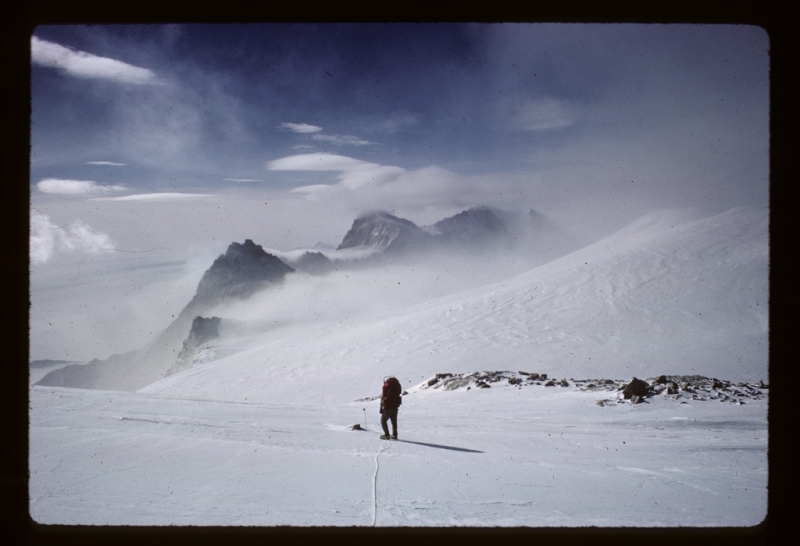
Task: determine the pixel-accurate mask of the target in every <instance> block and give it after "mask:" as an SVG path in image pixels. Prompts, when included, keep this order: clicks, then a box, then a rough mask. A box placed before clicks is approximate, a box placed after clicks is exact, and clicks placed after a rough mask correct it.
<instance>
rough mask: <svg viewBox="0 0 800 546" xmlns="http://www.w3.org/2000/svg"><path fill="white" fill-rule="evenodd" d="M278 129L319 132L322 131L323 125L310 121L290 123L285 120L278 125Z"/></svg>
mask: <svg viewBox="0 0 800 546" xmlns="http://www.w3.org/2000/svg"><path fill="white" fill-rule="evenodd" d="M278 129H281V130H282V131H291V132H293V133H318V132H320V131H322V127H317V126H316V125H309V124H308V123H288V122H284V123H281V124H280V125H278Z"/></svg>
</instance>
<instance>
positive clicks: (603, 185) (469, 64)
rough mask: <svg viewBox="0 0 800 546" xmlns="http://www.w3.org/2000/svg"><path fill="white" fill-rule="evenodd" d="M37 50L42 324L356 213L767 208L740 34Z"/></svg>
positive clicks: (578, 219)
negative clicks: (90, 301) (72, 303)
mask: <svg viewBox="0 0 800 546" xmlns="http://www.w3.org/2000/svg"><path fill="white" fill-rule="evenodd" d="M31 58H32V66H31V97H32V125H31V168H30V181H29V183H30V190H31V207H32V209H31V264H32V270H31V271H32V274H31V275H32V276H31V286H32V294H33V295H34V297H33V299H34V304H35V307H36V306H37V305H38V306H39V307H36V309H41V310H42V311H41V313H40V314H41V317H45V316H46V315H47V310H46V302H45V301H44V299H42V296H41V294H43V293H44V292H46V290H47V289H48V287H50V288H53V287H62V293H63V287H65V286H67V287H70V286H73V284H74V283H73V281H71V280H70V279H74V278H80V279H82V281H81V282H86V283H88V282H89V279H91V278H93V277H92V276H91V275H95V276H96V278H101V277H102V278H108V277H107V276H108V275H110V273H109V272H110V271H116V272H118V273H119V274H120V275H121V274H122V273H121V272H125V271H129V270H132V269H137V268H138V270H142V271H143V270H145V269H147V270H148V271H151V272H153V273H152V275H153V276H152V277H145V276H143V277H141V279H142V280H141V283H140V285H141V286H145V285H147V283H148V282H150V281H151V280H152V279H154V278H156V274H157V272H158V271H161V270H160V269H159V265H158V264H161V265H163V266H164V267H166V268H167V269H169V268H173V269H174V268H175V267H176V266H175V264H176V263H194V262H193V261H192V260H197V267H196V268H195V269H196V270H197V271H202V269H204V268H205V267H207V263H206V260H208V259H213V257H214V256H215V255H216V254H218V253H219V252H221V251H224V249H225V247H226V246H227V245H228V244H230V242H231V241H239V242H241V241H243V240H244V239H245V238H251V239H253V240H254V241H255V242H256V243H258V244H261V245H263V246H264V247H265V248H273V249H281V250H290V249H293V248H299V247H310V246H312V245H314V244H315V243H317V242H323V243H327V244H338V243H339V242H341V239H342V237H343V236H344V234H345V232H346V231H347V229H348V228H349V226H350V225H351V223H352V221H353V219H354V218H355V216H356V215H357V214H358V213H359V212H362V211H364V210H367V209H375V208H380V209H385V210H389V211H391V212H394V213H395V214H397V215H399V216H402V217H405V218H408V219H410V220H412V221H414V222H417V223H418V224H421V225H425V224H429V223H433V222H435V221H437V220H440V219H442V218H444V217H445V216H448V215H451V214H455V213H457V212H459V211H461V210H463V209H465V208H467V207H470V206H475V205H490V206H495V207H498V208H504V209H523V210H527V209H536V210H537V211H539V212H542V213H544V214H546V215H548V216H549V217H550V218H551V219H553V220H554V221H556V222H557V223H559V224H560V225H561V226H562V227H563V228H564V229H566V230H567V231H570V232H571V233H572V234H573V235H574V236H575V237H577V238H578V239H579V240H583V241H585V242H590V241H591V240H593V239H595V240H596V238H598V237H600V236H602V235H603V234H606V233H609V232H610V231H612V230H613V229H616V228H619V227H622V226H623V225H624V224H625V223H627V222H630V221H632V220H634V219H636V218H637V217H638V216H640V215H641V214H644V213H646V212H649V211H651V210H654V209H662V208H670V207H682V206H697V207H701V208H704V209H709V210H711V211H718V212H722V211H724V210H727V209H729V208H732V207H735V206H742V205H744V206H758V207H767V206H768V199H769V91H770V89H769V38H768V36H767V34H766V32H765V31H763V29H761V28H759V27H755V26H746V25H615V24H614V25H612V24H575V25H566V24H474V25H465V24H337V25H331V24H322V25H306V24H291V25H275V24H267V25H165V26H159V25H141V26H136V25H93V26H69V25H59V26H39V27H37V28H36V29H35V32H34V35H33V37H32V42H31ZM209 263H210V262H209ZM164 264H166V265H164ZM78 271H80V274H79V275H78V274H77V273H76V272H78ZM193 271H195V270H193ZM91 272H93V273H91ZM193 274H195V276H196V271H195V273H193ZM104 275H106V277H103V276H104ZM192 278H193V277H192ZM98 282H99V281H98ZM131 282H133V281H131ZM137 282H138V281H137ZM192 282H194V281H192ZM189 284H191V283H189ZM86 286H89V285H86ZM137 286H139V285H137ZM84 290H89V288H86V287H85V288H84ZM55 293H56V292H55V291H51V292H50V294H55ZM73 293H74V294H75V297H76V298H78V297H79V296H80V297H81V298H85V296H86V294H85V293H84V292H80V291H78V290H77V289H75V291H73ZM130 293H131V294H132V293H133V292H130ZM109 294H110V293H109ZM52 297H53V298H55V296H52ZM53 301H54V300H53ZM37 302H38V303H37ZM183 303H185V302H183ZM175 305H177V303H176V304H175ZM42 320H43V319H42Z"/></svg>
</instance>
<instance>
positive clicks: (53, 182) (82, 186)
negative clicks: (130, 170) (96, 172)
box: [36, 178, 128, 195]
mask: <svg viewBox="0 0 800 546" xmlns="http://www.w3.org/2000/svg"><path fill="white" fill-rule="evenodd" d="M36 188H37V189H38V190H39V191H41V192H44V193H58V194H63V195H83V194H92V193H108V192H114V191H125V190H127V189H128V188H126V187H125V186H121V185H115V186H103V185H100V184H97V183H96V182H94V181H92V180H66V179H61V178H46V179H44V180H41V181H39V182H38V183H37V184H36Z"/></svg>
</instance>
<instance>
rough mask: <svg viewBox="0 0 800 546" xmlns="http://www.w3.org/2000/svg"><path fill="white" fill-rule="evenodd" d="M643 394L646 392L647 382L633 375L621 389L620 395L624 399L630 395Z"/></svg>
mask: <svg viewBox="0 0 800 546" xmlns="http://www.w3.org/2000/svg"><path fill="white" fill-rule="evenodd" d="M645 394H647V383H645V382H644V381H642V380H641V379H637V378H635V377H634V378H633V379H631V382H630V383H628V384H627V386H625V388H624V389H623V390H622V396H623V397H624V398H625V399H626V400H627V399H629V398H630V397H631V396H644V395H645Z"/></svg>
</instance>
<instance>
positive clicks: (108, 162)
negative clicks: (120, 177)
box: [86, 161, 125, 167]
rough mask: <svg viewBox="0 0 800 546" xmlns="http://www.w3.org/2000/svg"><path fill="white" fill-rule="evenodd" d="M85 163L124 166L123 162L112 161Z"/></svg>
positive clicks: (89, 163)
mask: <svg viewBox="0 0 800 546" xmlns="http://www.w3.org/2000/svg"><path fill="white" fill-rule="evenodd" d="M86 164H87V165H111V166H114V167H124V166H125V163H114V162H113V161H87V162H86Z"/></svg>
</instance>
